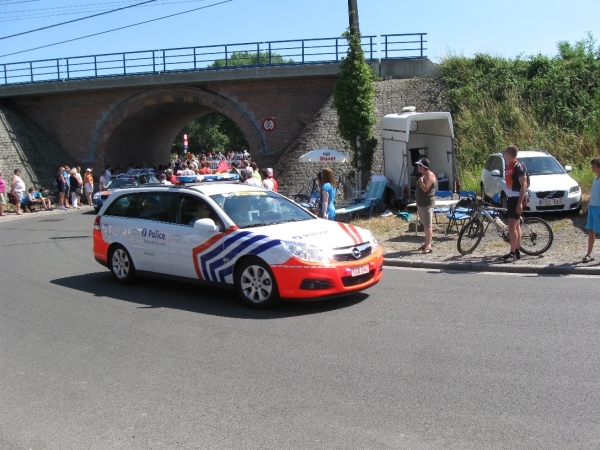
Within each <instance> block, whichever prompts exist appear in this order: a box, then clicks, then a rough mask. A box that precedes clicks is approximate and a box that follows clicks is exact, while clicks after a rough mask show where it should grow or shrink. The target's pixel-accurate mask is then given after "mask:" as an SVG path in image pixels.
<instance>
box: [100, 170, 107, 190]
mask: <svg viewBox="0 0 600 450" xmlns="http://www.w3.org/2000/svg"><path fill="white" fill-rule="evenodd" d="M107 183H108V181H107V180H106V172H105V171H103V172H102V173H101V174H100V179H99V180H98V189H100V190H101V191H103V190H104V189H106V184H107Z"/></svg>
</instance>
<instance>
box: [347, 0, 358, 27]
mask: <svg viewBox="0 0 600 450" xmlns="http://www.w3.org/2000/svg"><path fill="white" fill-rule="evenodd" d="M348 19H349V20H350V33H355V32H356V33H360V28H359V26H358V0H348Z"/></svg>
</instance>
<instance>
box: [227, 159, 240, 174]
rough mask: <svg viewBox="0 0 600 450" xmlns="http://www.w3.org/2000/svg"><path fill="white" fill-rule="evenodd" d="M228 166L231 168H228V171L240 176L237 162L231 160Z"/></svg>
mask: <svg viewBox="0 0 600 450" xmlns="http://www.w3.org/2000/svg"><path fill="white" fill-rule="evenodd" d="M230 167H231V169H230V170H229V173H232V174H234V175H237V176H240V171H239V169H238V163H237V162H236V161H232V162H231V166H230Z"/></svg>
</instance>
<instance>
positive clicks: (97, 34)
mask: <svg viewBox="0 0 600 450" xmlns="http://www.w3.org/2000/svg"><path fill="white" fill-rule="evenodd" d="M232 1H233V0H224V1H222V2H219V3H214V4H212V5H207V6H201V7H200V8H194V9H190V10H188V11H182V12H179V13H175V14H171V15H168V16H163V17H158V18H156V19H151V20H146V21H144V22H138V23H134V24H131V25H126V26H124V27H119V28H113V29H112V30H106V31H101V32H99V33H93V34H88V35H87V36H80V37H78V38H74V39H68V40H66V41H61V42H55V43H54V44H48V45H42V46H40V47H35V48H30V49H28V50H21V51H18V52H13V53H7V54H6V55H0V58H5V57H7V56H13V55H18V54H21V53H27V52H31V51H33V50H39V49H42V48H47V47H53V46H55V45H60V44H66V43H67V42H73V41H79V40H81V39H86V38H89V37H94V36H99V35H101V34H107V33H112V32H113V31H119V30H124V29H126V28H132V27H135V26H138V25H144V24H146V23H151V22H156V21H158V20H162V19H169V18H171V17H175V16H180V15H182V14H187V13H190V12H194V11H199V10H201V9H206V8H210V7H212V6H218V5H222V4H224V3H229V2H232Z"/></svg>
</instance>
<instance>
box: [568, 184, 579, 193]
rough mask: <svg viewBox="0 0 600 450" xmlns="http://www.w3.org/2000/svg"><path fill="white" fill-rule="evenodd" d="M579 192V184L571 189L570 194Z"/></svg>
mask: <svg viewBox="0 0 600 450" xmlns="http://www.w3.org/2000/svg"><path fill="white" fill-rule="evenodd" d="M579 192H581V188H580V187H579V185H577V186H573V187H572V188H571V189H569V194H579Z"/></svg>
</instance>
